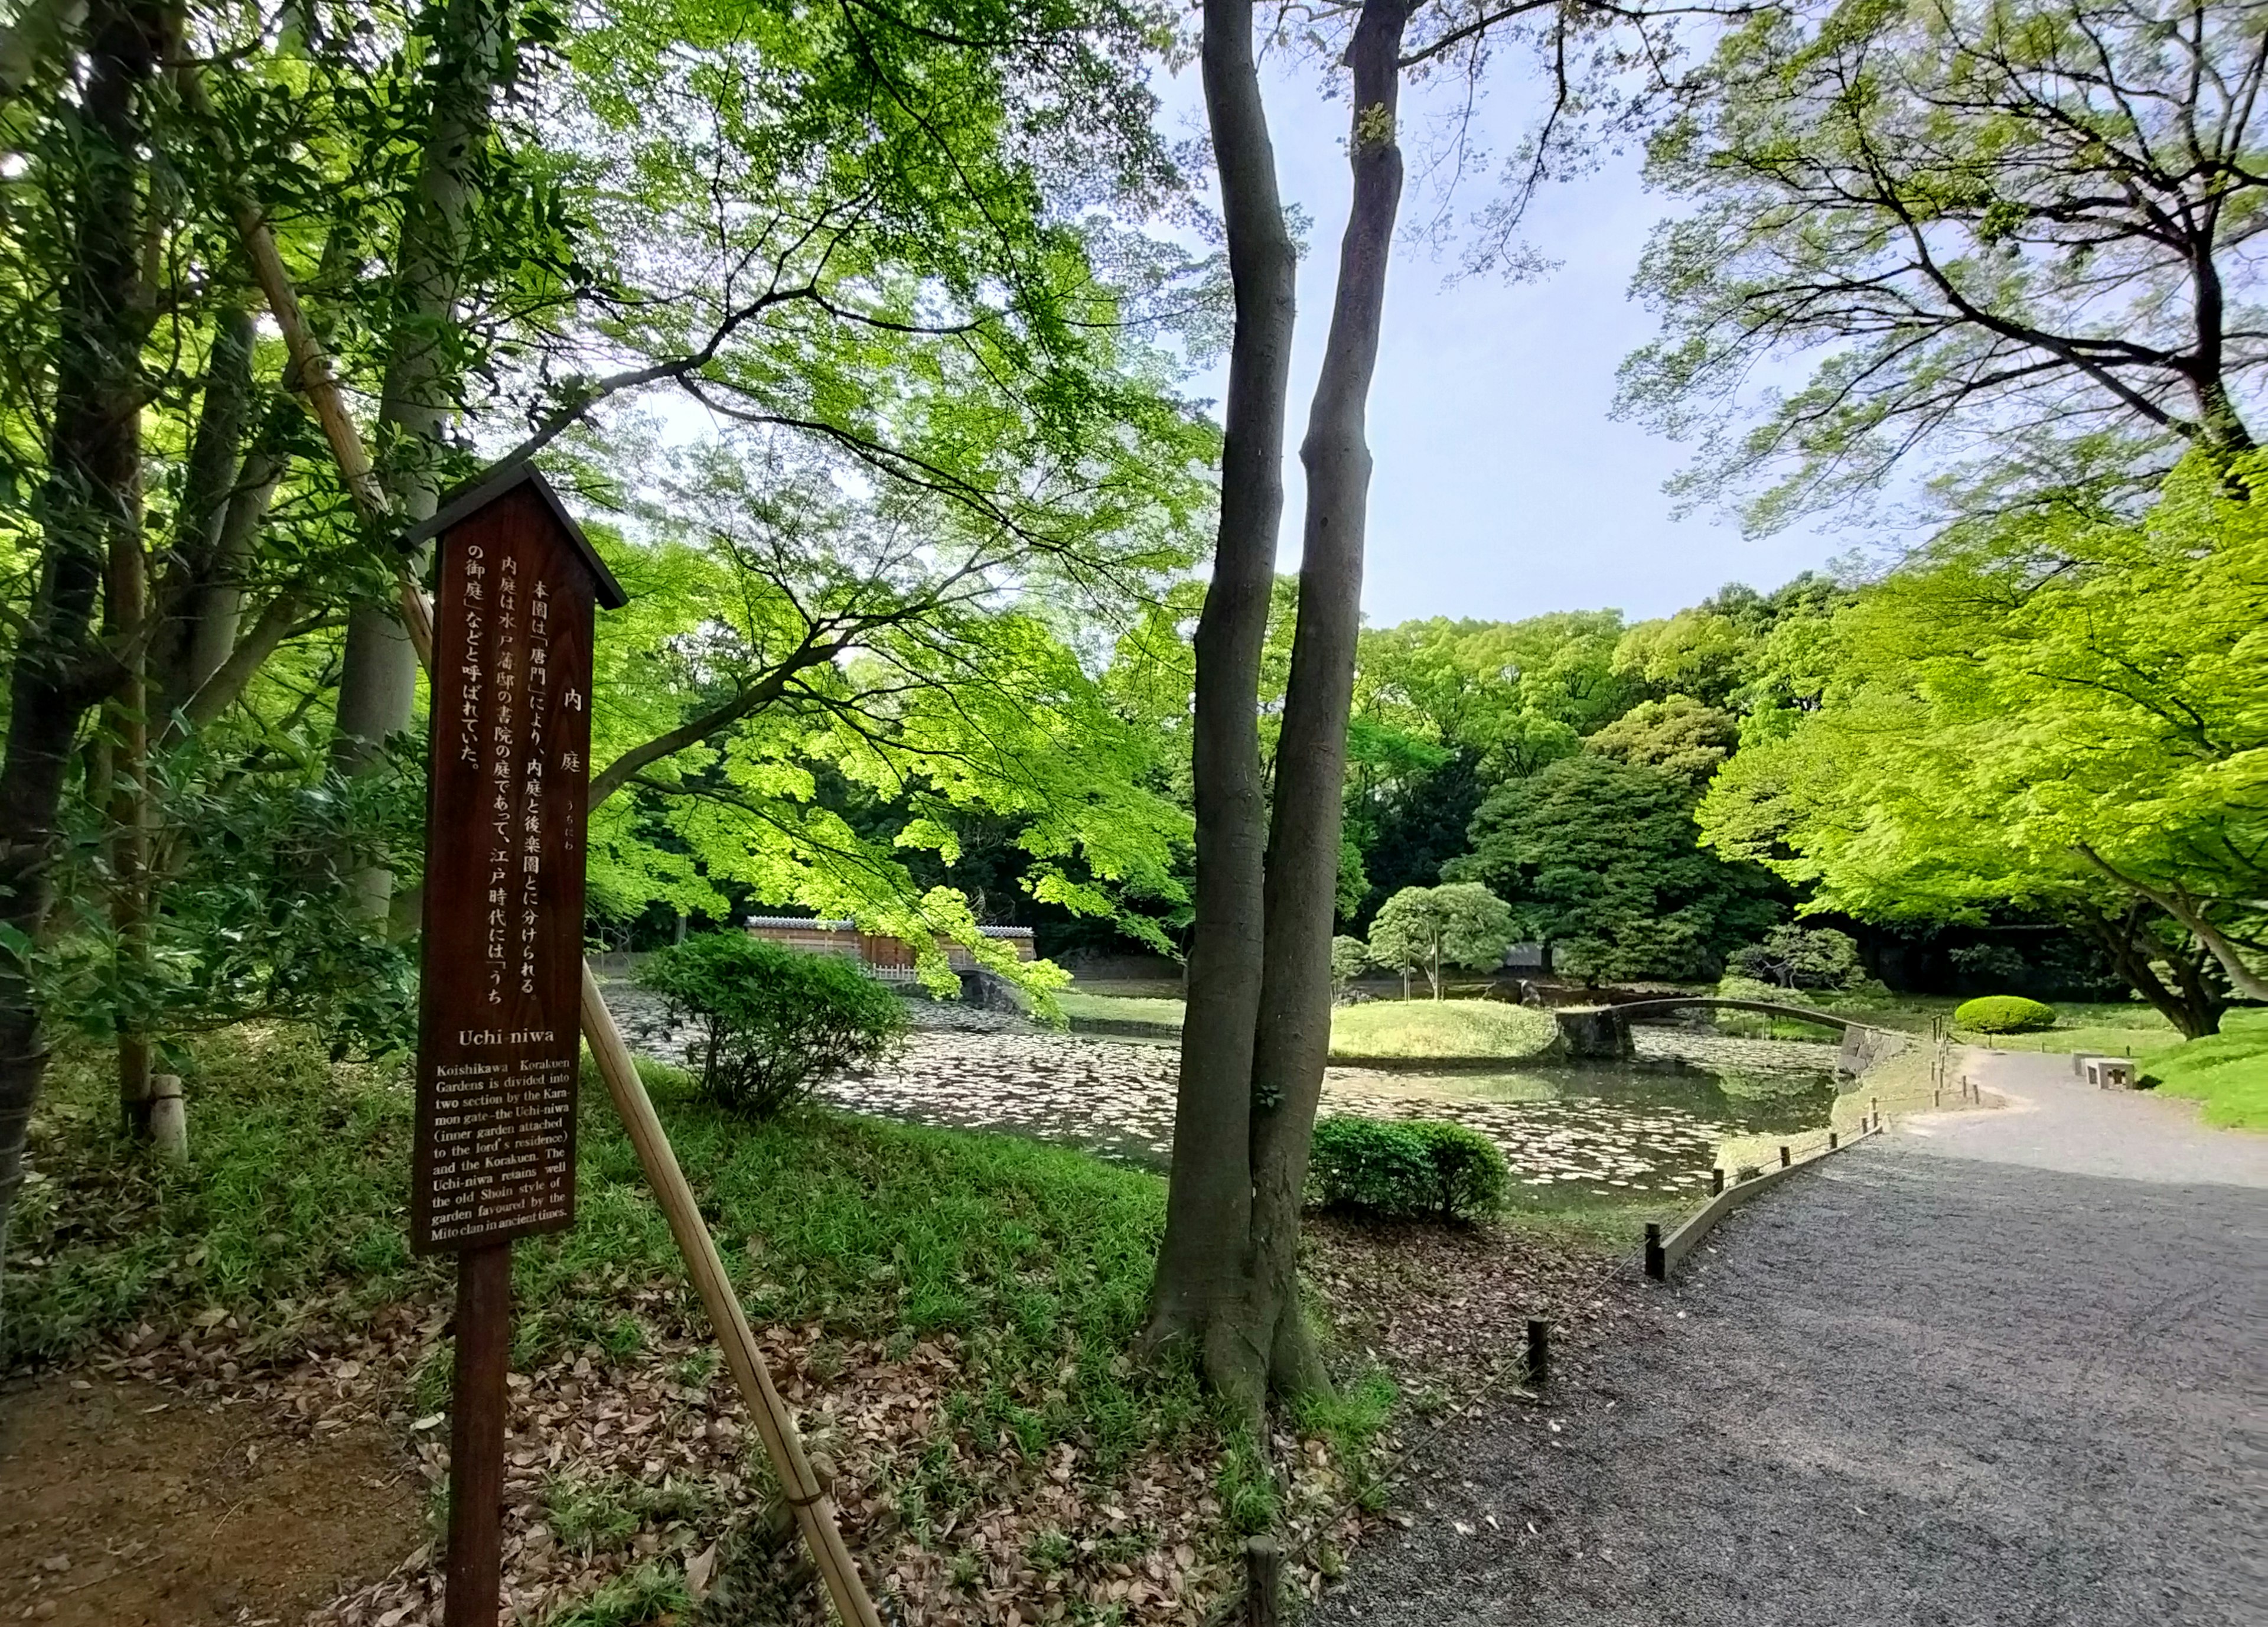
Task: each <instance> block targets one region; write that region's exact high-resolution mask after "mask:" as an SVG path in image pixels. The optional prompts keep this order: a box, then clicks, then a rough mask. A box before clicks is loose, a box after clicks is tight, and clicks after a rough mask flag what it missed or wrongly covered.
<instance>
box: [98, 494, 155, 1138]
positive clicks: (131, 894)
mask: <svg viewBox="0 0 2268 1627" xmlns="http://www.w3.org/2000/svg"><path fill="white" fill-rule="evenodd" d="M104 598H105V601H106V603H105V605H104V616H103V619H104V621H105V623H106V624H107V627H106V631H107V636H108V640H109V643H110V647H111V649H112V650H113V651H114V653H115V654H116V656H117V659H118V661H119V662H120V663H121V664H122V666H123V667H124V669H125V671H124V674H123V676H122V677H121V678H120V679H119V681H118V687H117V688H116V689H114V691H111V695H110V699H109V702H108V704H107V706H105V707H104V716H103V727H104V728H105V729H106V730H107V732H108V733H109V736H110V740H111V776H110V801H109V806H108V809H107V820H108V827H109V828H108V830H107V845H108V847H109V857H110V925H111V929H112V931H113V932H114V934H115V936H116V942H117V949H116V951H115V953H116V960H115V962H114V965H115V976H116V979H117V983H118V987H119V991H120V994H121V995H122V999H121V1002H120V1009H122V1011H128V1012H130V1011H131V1009H133V1006H134V1004H135V1002H136V1001H137V1000H138V998H139V995H140V989H141V986H142V985H143V984H144V983H145V982H146V980H147V979H148V977H149V973H150V905H151V897H150V711H149V684H148V678H147V666H148V661H149V647H148V643H147V635H148V632H149V625H148V624H149V609H150V568H149V559H148V558H147V556H145V555H144V552H143V551H142V532H141V528H140V527H139V526H136V527H133V528H130V529H129V528H128V527H125V526H121V527H119V528H118V529H116V530H115V531H114V532H113V533H112V535H111V538H110V562H109V570H108V573H107V581H106V582H105V584H104ZM150 1106H151V1095H150V1036H149V1035H148V1034H147V1033H145V1032H143V1031H142V1028H141V1025H140V1024H139V1023H138V1021H136V1019H135V1018H134V1017H130V1016H126V1017H121V1018H120V1020H119V1024H118V1116H119V1124H120V1128H122V1129H123V1130H124V1131H125V1133H126V1135H128V1136H129V1138H131V1139H132V1140H135V1141H140V1142H146V1141H148V1140H149V1139H150Z"/></svg>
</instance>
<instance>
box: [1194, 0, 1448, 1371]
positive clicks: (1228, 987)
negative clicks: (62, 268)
mask: <svg viewBox="0 0 2268 1627" xmlns="http://www.w3.org/2000/svg"><path fill="white" fill-rule="evenodd" d="M1408 17H1409V0H1370V3H1369V4H1366V5H1365V7H1364V8H1363V14H1362V18H1361V20H1360V21H1359V23H1358V24H1357V26H1356V28H1355V33H1354V41H1353V43H1352V45H1351V47H1350V48H1349V50H1348V54H1347V61H1348V65H1349V66H1350V67H1351V69H1352V70H1353V78H1354V88H1355V107H1356V114H1355V126H1354V142H1353V144H1352V149H1351V159H1352V163H1353V168H1354V200H1353V205H1352V208H1351V211H1350V212H1349V216H1348V221H1347V231H1346V236H1345V239H1344V243H1343V245H1342V248H1341V254H1340V262H1339V286H1338V292H1337V301H1336V304H1335V306H1334V308H1333V311H1332V317H1331V329H1330V335H1329V342H1328V344H1327V347H1326V350H1325V352H1324V359H1323V371H1322V379H1321V381H1319V382H1318V384H1317V386H1316V390H1315V399H1314V408H1313V410H1312V413H1311V416H1310V419H1309V425H1308V432H1307V441H1306V443H1305V444H1304V445H1303V446H1302V447H1301V449H1300V457H1301V460H1302V462H1304V463H1305V465H1306V467H1307V529H1306V544H1305V552H1304V554H1303V556H1302V559H1301V563H1300V608H1299V618H1298V623H1297V625H1296V628H1295V630H1294V635H1293V640H1292V676H1291V684H1290V687H1289V689H1288V690H1287V691H1286V693H1285V709H1284V728H1283V733H1282V736H1281V737H1280V739H1279V742H1278V748H1277V751H1276V754H1275V761H1274V775H1275V779H1274V785H1273V795H1272V799H1270V800H1272V813H1271V816H1270V821H1269V825H1268V836H1267V846H1266V849H1265V853H1264V855H1263V854H1259V853H1257V852H1256V847H1257V825H1258V823H1259V810H1260V807H1261V804H1262V802H1263V799H1264V798H1268V790H1267V785H1266V781H1265V780H1263V776H1262V773H1261V765H1260V760H1259V748H1258V728H1257V722H1258V688H1259V654H1260V646H1261V643H1262V640H1263V639H1264V637H1265V633H1266V628H1267V615H1268V602H1269V597H1270V589H1271V588H1272V572H1273V568H1274V559H1273V555H1274V540H1275V527H1276V521H1277V518H1278V515H1279V514H1280V511H1281V506H1282V496H1281V492H1280V489H1279V486H1278V472H1277V471H1278V467H1279V465H1280V460H1281V449H1282V433H1283V428H1282V426H1283V417H1284V396H1285V371H1284V368H1285V351H1286V350H1287V348H1288V343H1289V339H1290V333H1291V325H1292V272H1293V266H1292V246H1291V243H1290V240H1289V236H1288V233H1286V232H1285V228H1284V221H1283V210H1282V206H1281V203H1280V202H1279V200H1278V196H1277V191H1276V177H1275V161H1274V153H1273V151H1272V149H1271V148H1270V144H1269V141H1268V135H1267V122H1266V117H1265V114H1264V110H1263V107H1262V106H1261V102H1260V93H1259V77H1258V74H1257V72H1256V69H1255V67H1254V63H1253V59H1252V44H1251V37H1252V34H1251V30H1252V10H1251V7H1250V5H1249V4H1225V3H1222V0H1209V3H1208V4H1207V5H1206V7H1205V30H1204V72H1205V93H1206V105H1207V108H1208V110H1209V112H1210V114H1211V121H1212V126H1213V150H1214V155H1215V158H1216V159H1217V161H1218V163H1219V169H1220V175H1221V194H1222V200H1223V203H1224V205H1225V206H1226V210H1227V211H1228V218H1229V265H1230V270H1231V272H1232V275H1233V277H1234V279H1235V284H1236V293H1237V326H1236V342H1235V348H1234V350H1233V353H1232V355H1231V358H1230V373H1229V380H1230V382H1229V415H1228V443H1227V449H1226V455H1225V456H1224V461H1223V465H1222V472H1221V531H1220V540H1219V548H1218V551H1217V557H1216V560H1215V565H1214V573H1213V580H1212V582H1211V586H1210V588H1208V590H1207V593H1206V595H1205V610H1204V619H1203V620H1201V622H1200V623H1199V628H1198V647H1197V737H1196V742H1195V746H1196V774H1197V780H1196V783H1197V841H1198V852H1197V936H1196V937H1195V939H1194V940H1193V942H1192V945H1191V952H1190V958H1189V1010H1188V1015H1187V1018H1186V1020H1185V1022H1184V1024H1183V1027H1182V1078H1181V1093H1180V1096H1179V1098H1178V1100H1177V1103H1176V1112H1175V1141H1174V1172H1173V1186H1172V1193H1171V1196H1170V1197H1169V1200H1168V1206H1167V1239H1166V1245H1165V1247H1164V1248H1163V1249H1162V1250H1161V1252H1160V1258H1159V1268H1158V1283H1157V1287H1156V1290H1155V1291H1154V1295H1153V1306H1152V1335H1153V1336H1154V1335H1160V1334H1162V1335H1175V1334H1179V1333H1182V1332H1191V1333H1196V1334H1197V1335H1199V1344H1200V1350H1201V1351H1202V1355H1203V1358H1204V1371H1205V1375H1206V1377H1207V1379H1209V1380H1210V1381H1211V1384H1212V1385H1213V1387H1215V1388H1216V1389H1217V1390H1219V1392H1220V1393H1221V1394H1223V1395H1225V1396H1226V1397H1227V1398H1228V1399H1229V1400H1230V1401H1232V1402H1233V1403H1234V1404H1236V1405H1238V1406H1240V1407H1241V1408H1242V1409H1244V1410H1246V1411H1247V1412H1248V1413H1255V1414H1256V1413H1257V1412H1258V1411H1259V1410H1260V1409H1262V1408H1263V1406H1264V1404H1265V1401H1266V1398H1267V1395H1268V1393H1269V1392H1270V1390H1273V1391H1275V1392H1277V1393H1278V1394H1300V1393H1305V1392H1310V1391H1314V1390H1318V1389H1323V1388H1327V1387H1328V1380H1327V1379H1326V1377H1325V1375H1324V1372H1323V1369H1322V1361H1321V1359H1320V1357H1319V1356H1318V1353H1317V1352H1316V1350H1315V1349H1314V1343H1313V1342H1312V1340H1311V1338H1310V1336H1309V1335H1308V1332H1307V1323H1306V1320H1305V1319H1304V1317H1303V1315H1302V1313H1301V1310H1300V1297H1299V1274H1298V1255H1299V1241H1300V1198H1301V1194H1302V1189H1303V1188H1304V1187H1305V1185H1306V1181H1307V1143H1308V1138H1309V1136H1310V1135H1311V1134H1312V1132H1313V1130H1314V1116H1315V1104H1316V1101H1317V1099H1318V1098H1319V1097H1320V1095H1321V1093H1322V1076H1323V1063H1324V1060H1325V1058H1326V1056H1327V1055H1328V1054H1329V1049H1330V1014H1331V968H1330V940H1331V927H1332V924H1333V921H1334V917H1335V913H1336V910H1337V891H1338V862H1339V834H1340V832H1339V824H1340V804H1341V801H1342V797H1343V793H1344V780H1345V776H1346V729H1347V716H1348V713H1349V710H1350V707H1351V700H1352V696H1353V686H1354V646H1355V636H1356V633H1357V632H1358V631H1359V625H1360V606H1361V597H1362V544H1363V521H1364V514H1365V504H1366V494H1367V490H1368V485H1369V478H1370V455H1369V451H1368V448H1367V446H1366V442H1365V439H1364V411H1365V406H1366V401H1367V399H1368V396H1369V390H1370V379H1371V374H1372V373H1373V369H1374V367H1375V365H1376V362H1377V357H1378V336H1379V320H1380V314H1381V309H1382V305H1383V300H1384V293H1385V284H1386V265H1387V258H1388V250H1389V248H1390V247H1391V244H1392V240H1393V234H1394V218H1395V211H1396V209H1397V208H1398V206H1399V203H1400V198H1401V191H1402V156H1401V150H1400V148H1399V147H1398V146H1397V145H1396V144H1395V138H1394V110H1395V105H1396V103H1397V102H1398V100H1399V94H1398V92H1399V79H1400V69H1399V65H1398V61H1397V59H1398V57H1399V55H1400V50H1401V39H1402V33H1403V26H1404V24H1405V23H1406V22H1407V20H1408ZM1240 385H1242V386H1244V387H1245V388H1242V389H1240ZM1256 881H1257V886H1256V885H1255V883H1256ZM1255 935H1257V937H1258V944H1257V949H1256V947H1255V944H1254V942H1253V939H1254V936H1255ZM1256 963H1257V964H1256ZM1255 985H1256V987H1255Z"/></svg>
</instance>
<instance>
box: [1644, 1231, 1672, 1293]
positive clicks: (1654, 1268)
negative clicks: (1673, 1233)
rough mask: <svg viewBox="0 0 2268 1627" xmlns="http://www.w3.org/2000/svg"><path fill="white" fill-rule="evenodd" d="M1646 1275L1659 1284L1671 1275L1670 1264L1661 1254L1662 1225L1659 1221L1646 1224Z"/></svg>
mask: <svg viewBox="0 0 2268 1627" xmlns="http://www.w3.org/2000/svg"><path fill="white" fill-rule="evenodd" d="M1646 1275H1647V1276H1650V1277H1652V1278H1653V1280H1654V1281H1655V1282H1657V1283H1659V1282H1661V1281H1662V1280H1663V1279H1664V1278H1666V1277H1667V1276H1668V1275H1669V1262H1668V1260H1666V1259H1665V1258H1664V1257H1663V1255H1662V1252H1661V1223H1660V1222H1659V1221H1653V1220H1649V1221H1647V1222H1646Z"/></svg>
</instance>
